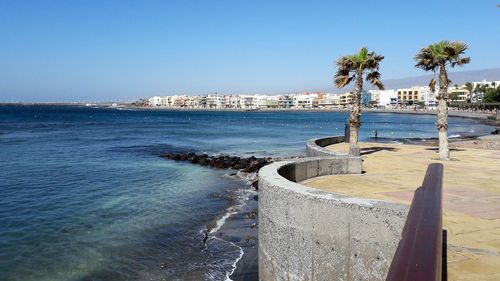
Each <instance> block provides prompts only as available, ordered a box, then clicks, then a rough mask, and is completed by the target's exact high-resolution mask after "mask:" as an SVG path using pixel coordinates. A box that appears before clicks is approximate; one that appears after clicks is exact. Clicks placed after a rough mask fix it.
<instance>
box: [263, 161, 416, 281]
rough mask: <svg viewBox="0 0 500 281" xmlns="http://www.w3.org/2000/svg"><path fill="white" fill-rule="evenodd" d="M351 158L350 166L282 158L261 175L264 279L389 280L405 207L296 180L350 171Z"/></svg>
mask: <svg viewBox="0 0 500 281" xmlns="http://www.w3.org/2000/svg"><path fill="white" fill-rule="evenodd" d="M351 158H353V157H344V159H347V160H346V162H344V163H345V165H344V164H340V162H339V161H340V160H339V158H324V157H321V158H305V159H303V160H299V161H296V162H294V161H283V162H276V163H273V164H270V165H268V166H265V167H264V168H262V169H261V170H260V171H259V278H260V280H262V281H267V280H287V281H289V280H311V281H312V280H385V277H386V275H387V271H388V269H389V266H390V264H391V261H392V257H393V255H394V252H395V251H396V248H397V245H398V242H399V240H400V234H401V231H402V228H403V225H404V223H405V220H406V215H407V207H406V206H404V205H399V204H393V203H386V202H381V201H376V200H368V199H361V198H356V197H350V196H345V195H341V194H336V193H331V192H324V191H320V190H317V189H314V188H309V187H307V186H304V185H301V184H298V183H296V182H298V181H302V180H305V179H307V178H311V177H315V176H318V175H326V174H339V173H349V172H350V170H349V160H350V159H351ZM354 158H355V157H354ZM340 159H341V158H340ZM353 161H356V160H353ZM353 188H354V187H353Z"/></svg>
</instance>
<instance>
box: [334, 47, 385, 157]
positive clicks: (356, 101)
mask: <svg viewBox="0 0 500 281" xmlns="http://www.w3.org/2000/svg"><path fill="white" fill-rule="evenodd" d="M383 59H384V56H381V55H377V54H376V53H374V52H368V49H367V48H365V47H363V48H361V50H359V52H358V53H357V54H355V55H350V56H342V57H340V58H339V59H338V60H337V72H336V73H335V77H334V80H335V86H337V88H343V87H345V86H347V85H349V83H351V81H353V80H355V84H354V92H353V98H352V111H351V117H350V118H349V129H350V130H349V132H350V133H349V142H350V145H349V154H350V155H354V156H359V155H360V151H359V146H358V134H359V127H360V126H361V92H362V91H363V75H364V74H365V73H366V81H368V82H370V83H371V84H373V85H374V86H376V87H377V88H379V89H381V90H383V89H384V84H382V82H381V81H380V76H381V75H380V72H378V69H379V63H380V62H381V61H382V60H383Z"/></svg>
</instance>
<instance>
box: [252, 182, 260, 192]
mask: <svg viewBox="0 0 500 281" xmlns="http://www.w3.org/2000/svg"><path fill="white" fill-rule="evenodd" d="M251 186H252V187H253V188H254V189H255V190H259V181H258V180H256V181H254V182H252V184H251Z"/></svg>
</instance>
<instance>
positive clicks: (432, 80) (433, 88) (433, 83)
mask: <svg viewBox="0 0 500 281" xmlns="http://www.w3.org/2000/svg"><path fill="white" fill-rule="evenodd" d="M429 88H430V89H431V92H433V93H434V92H436V79H435V78H432V79H431V81H430V82H429Z"/></svg>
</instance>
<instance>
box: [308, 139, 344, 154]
mask: <svg viewBox="0 0 500 281" xmlns="http://www.w3.org/2000/svg"><path fill="white" fill-rule="evenodd" d="M344 140H345V138H344V136H330V137H324V138H318V139H310V140H308V141H307V142H306V153H307V156H309V157H319V156H326V157H331V156H341V155H347V153H345V152H344V153H343V152H333V151H330V150H328V149H326V148H325V147H327V146H329V145H332V144H336V143H341V142H344Z"/></svg>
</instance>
